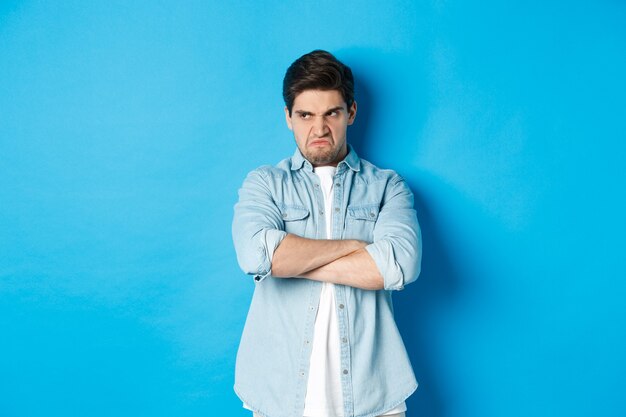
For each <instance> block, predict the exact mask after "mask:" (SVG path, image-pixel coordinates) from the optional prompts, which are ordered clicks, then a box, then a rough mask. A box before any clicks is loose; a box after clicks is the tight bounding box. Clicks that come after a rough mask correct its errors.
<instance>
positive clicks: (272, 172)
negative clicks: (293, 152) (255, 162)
mask: <svg viewBox="0 0 626 417" xmlns="http://www.w3.org/2000/svg"><path fill="white" fill-rule="evenodd" d="M250 175H258V176H261V177H262V178H281V177H283V178H284V177H286V176H289V175H291V157H289V158H285V159H283V160H281V161H280V162H278V163H277V164H275V165H270V164H267V165H261V166H260V167H258V168H255V169H253V170H252V171H250V172H249V173H248V176H250Z"/></svg>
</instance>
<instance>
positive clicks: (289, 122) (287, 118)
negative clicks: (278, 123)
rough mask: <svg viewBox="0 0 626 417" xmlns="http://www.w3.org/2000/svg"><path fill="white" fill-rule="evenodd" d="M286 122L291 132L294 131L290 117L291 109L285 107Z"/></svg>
mask: <svg viewBox="0 0 626 417" xmlns="http://www.w3.org/2000/svg"><path fill="white" fill-rule="evenodd" d="M285 121H286V122H287V127H288V128H289V130H293V126H292V125H291V116H290V115H289V109H288V108H287V106H285Z"/></svg>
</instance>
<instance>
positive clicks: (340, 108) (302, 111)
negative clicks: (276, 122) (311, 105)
mask: <svg viewBox="0 0 626 417" xmlns="http://www.w3.org/2000/svg"><path fill="white" fill-rule="evenodd" d="M343 109H344V107H343V106H335V107H331V108H330V109H328V110H326V111H324V114H328V113H332V112H334V111H341V110H343ZM293 112H294V113H297V114H314V113H313V112H310V111H308V110H294V111H293Z"/></svg>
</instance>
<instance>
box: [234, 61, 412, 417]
mask: <svg viewBox="0 0 626 417" xmlns="http://www.w3.org/2000/svg"><path fill="white" fill-rule="evenodd" d="M283 97H284V99H285V118H286V121H287V126H288V127H289V129H290V130H292V131H293V135H294V137H295V141H296V145H297V149H296V151H295V153H294V155H293V156H292V157H291V158H287V159H284V160H283V161H281V162H280V163H279V164H277V165H276V166H263V167H260V168H258V169H256V170H254V171H252V172H251V173H250V174H249V175H248V177H247V178H246V180H245V181H244V184H243V186H242V188H241V189H240V190H239V202H238V203H237V204H236V205H235V215H234V220H233V240H234V243H235V249H236V252H237V259H238V262H239V264H240V266H241V268H242V269H243V270H244V272H246V273H247V274H250V275H253V276H254V281H255V283H256V286H255V290H254V295H253V297H252V303H251V305H250V310H249V312H248V318H247V320H246V324H245V328H244V331H243V335H242V338H241V344H240V346H239V351H238V353H237V365H236V371H235V391H236V393H237V394H238V396H239V397H240V399H241V400H242V401H243V402H244V407H245V408H248V409H250V410H252V411H253V412H254V415H255V416H264V417H302V416H307V417H337V416H344V417H352V416H354V417H376V416H380V415H384V416H392V415H393V416H404V412H405V411H406V405H405V402H404V401H405V400H406V398H408V397H409V396H410V395H411V394H412V393H413V392H414V391H415V389H416V388H417V382H416V380H415V376H414V374H413V370H412V368H411V364H410V362H409V358H408V355H407V353H406V350H405V347H404V344H403V342H402V339H401V337H400V334H399V332H398V329H397V327H396V323H395V321H394V317H393V306H392V300H391V294H392V291H394V290H401V289H403V288H404V286H405V285H406V284H408V283H410V282H412V281H414V280H415V279H416V278H417V276H418V274H419V272H420V262H421V238H420V230H419V226H418V223H417V218H416V214H415V210H414V209H413V195H412V193H411V191H410V190H409V188H408V186H407V185H406V183H405V182H404V180H403V179H402V178H400V177H399V176H398V175H397V174H396V173H395V172H393V171H391V170H382V169H379V168H377V167H375V166H374V165H372V164H371V163H369V162H367V161H365V160H363V159H359V157H358V156H357V154H356V153H355V151H354V149H352V148H351V147H350V146H349V145H348V143H347V141H346V133H347V127H348V126H349V125H351V124H352V123H353V122H354V119H355V117H356V111H357V104H356V102H355V101H354V82H353V77H352V72H351V71H350V68H348V67H347V66H345V65H344V64H343V63H341V62H340V61H338V60H337V59H336V58H335V57H334V56H333V55H331V54H330V53H328V52H325V51H320V50H316V51H313V52H311V53H309V54H306V55H304V56H302V57H300V58H299V59H297V60H296V61H295V62H294V63H293V64H292V65H291V66H290V67H289V69H288V70H287V73H286V75H285V78H284V81H283Z"/></svg>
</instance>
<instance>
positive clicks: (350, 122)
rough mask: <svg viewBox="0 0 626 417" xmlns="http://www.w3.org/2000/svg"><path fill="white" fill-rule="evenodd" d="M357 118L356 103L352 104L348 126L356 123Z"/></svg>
mask: <svg viewBox="0 0 626 417" xmlns="http://www.w3.org/2000/svg"><path fill="white" fill-rule="evenodd" d="M355 118H356V101H353V102H352V105H351V106H350V108H349V109H348V125H351V124H352V123H354V119H355Z"/></svg>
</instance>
